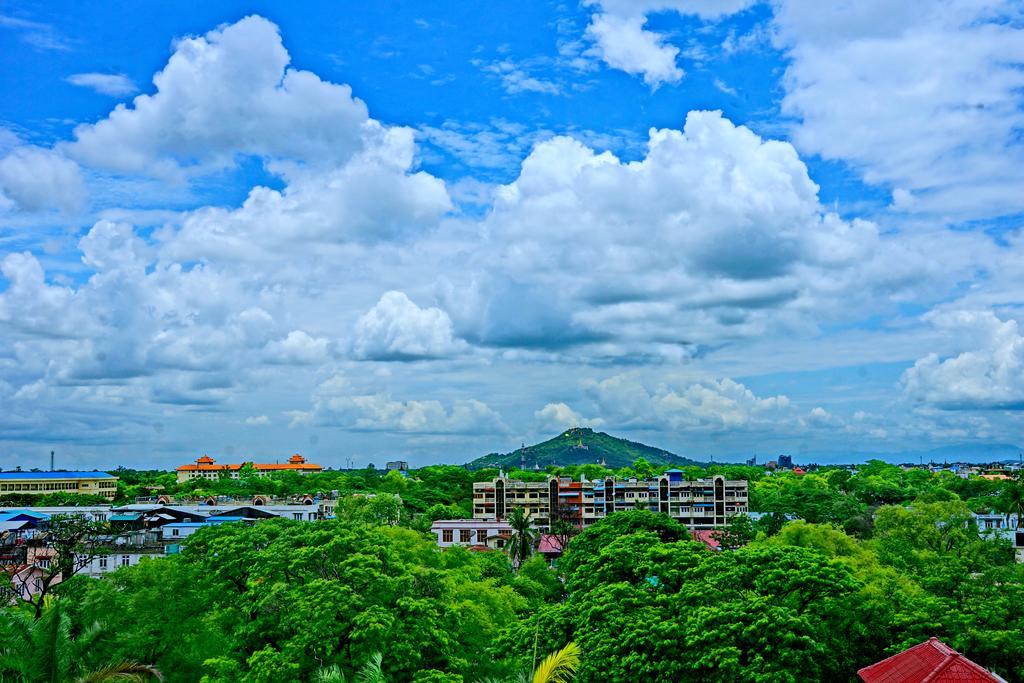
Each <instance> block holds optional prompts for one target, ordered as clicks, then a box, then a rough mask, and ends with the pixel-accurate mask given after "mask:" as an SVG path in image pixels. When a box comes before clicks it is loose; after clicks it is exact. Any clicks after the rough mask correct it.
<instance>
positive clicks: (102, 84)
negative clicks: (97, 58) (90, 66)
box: [67, 71, 138, 97]
mask: <svg viewBox="0 0 1024 683" xmlns="http://www.w3.org/2000/svg"><path fill="white" fill-rule="evenodd" d="M67 81H68V83H70V84H71V85H77V86H80V87H82V88H89V89H90V90H95V91H96V92H98V93H100V94H102V95H110V96H111V97H120V96H121V95H131V94H132V93H134V92H136V91H138V88H137V87H136V86H135V84H134V83H132V80H131V79H130V78H128V77H127V76H125V75H124V74H104V73H96V72H94V71H90V72H88V73H80V74H72V75H71V76H68V78H67Z"/></svg>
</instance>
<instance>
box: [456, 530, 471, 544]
mask: <svg viewBox="0 0 1024 683" xmlns="http://www.w3.org/2000/svg"><path fill="white" fill-rule="evenodd" d="M472 533H473V532H472V531H470V530H469V529H459V542H460V543H469V539H470V534H472Z"/></svg>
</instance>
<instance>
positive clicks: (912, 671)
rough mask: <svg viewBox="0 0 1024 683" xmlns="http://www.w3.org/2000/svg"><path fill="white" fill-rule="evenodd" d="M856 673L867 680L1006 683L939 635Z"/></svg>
mask: <svg viewBox="0 0 1024 683" xmlns="http://www.w3.org/2000/svg"><path fill="white" fill-rule="evenodd" d="M857 675H858V676H860V677H861V679H863V680H864V683H926V682H927V683H953V682H956V683H990V682H995V683H1006V681H1004V680H1003V679H1002V678H1000V677H999V676H996V675H995V674H994V673H992V672H991V671H988V670H986V669H984V668H982V667H981V666H979V665H977V664H975V663H974V662H972V661H971V660H969V659H967V658H966V657H964V656H963V655H962V654H960V653H959V652H957V651H956V650H954V649H953V648H951V647H950V646H948V645H946V644H945V643H943V642H942V641H941V640H939V639H938V638H929V639H928V640H926V641H924V642H923V643H919V644H917V645H915V646H914V647H912V648H910V649H909V650H904V651H903V652H900V653H899V654H896V655H893V656H892V657H889V658H888V659H883V660H882V661H880V662H877V663H875V664H872V665H871V666H866V667H864V668H863V669H861V670H860V671H858V672H857Z"/></svg>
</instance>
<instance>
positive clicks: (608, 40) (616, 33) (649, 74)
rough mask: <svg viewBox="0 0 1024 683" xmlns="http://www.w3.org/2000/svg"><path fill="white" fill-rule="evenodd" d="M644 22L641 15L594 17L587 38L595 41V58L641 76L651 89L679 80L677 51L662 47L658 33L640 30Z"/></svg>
mask: <svg viewBox="0 0 1024 683" xmlns="http://www.w3.org/2000/svg"><path fill="white" fill-rule="evenodd" d="M646 22H647V19H646V17H644V16H643V15H637V16H627V17H621V16H617V15H615V14H595V15H594V17H593V19H592V20H591V22H590V25H589V26H588V27H587V36H588V37H589V38H590V39H591V40H593V41H594V42H595V44H596V45H595V47H596V52H597V55H598V56H599V57H600V58H601V59H602V60H603V61H604V63H605V64H607V65H608V66H610V67H612V68H613V69H621V70H622V71H625V72H626V73H628V74H634V75H635V74H639V75H642V76H643V79H644V83H646V84H647V85H649V86H651V87H652V88H657V87H658V86H659V85H661V84H662V83H676V82H678V81H680V80H681V79H682V78H683V70H682V69H680V68H679V67H678V66H676V56H677V55H678V54H679V48H677V47H675V46H673V45H669V44H666V43H665V40H664V36H662V35H661V34H660V33H655V32H654V31H647V30H644V24H645V23H646Z"/></svg>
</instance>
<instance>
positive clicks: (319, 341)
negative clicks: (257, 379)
mask: <svg viewBox="0 0 1024 683" xmlns="http://www.w3.org/2000/svg"><path fill="white" fill-rule="evenodd" d="M329 347H330V342H329V341H328V340H327V338H326V337H313V336H310V334H309V333H308V332H305V331H304V330H292V331H291V332H289V333H288V336H287V337H285V338H284V339H275V340H274V341H271V342H270V343H269V344H267V348H266V354H265V357H266V359H267V361H268V362H270V363H280V364H282V365H316V364H318V363H322V362H324V361H325V360H327V357H328V354H329Z"/></svg>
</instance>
